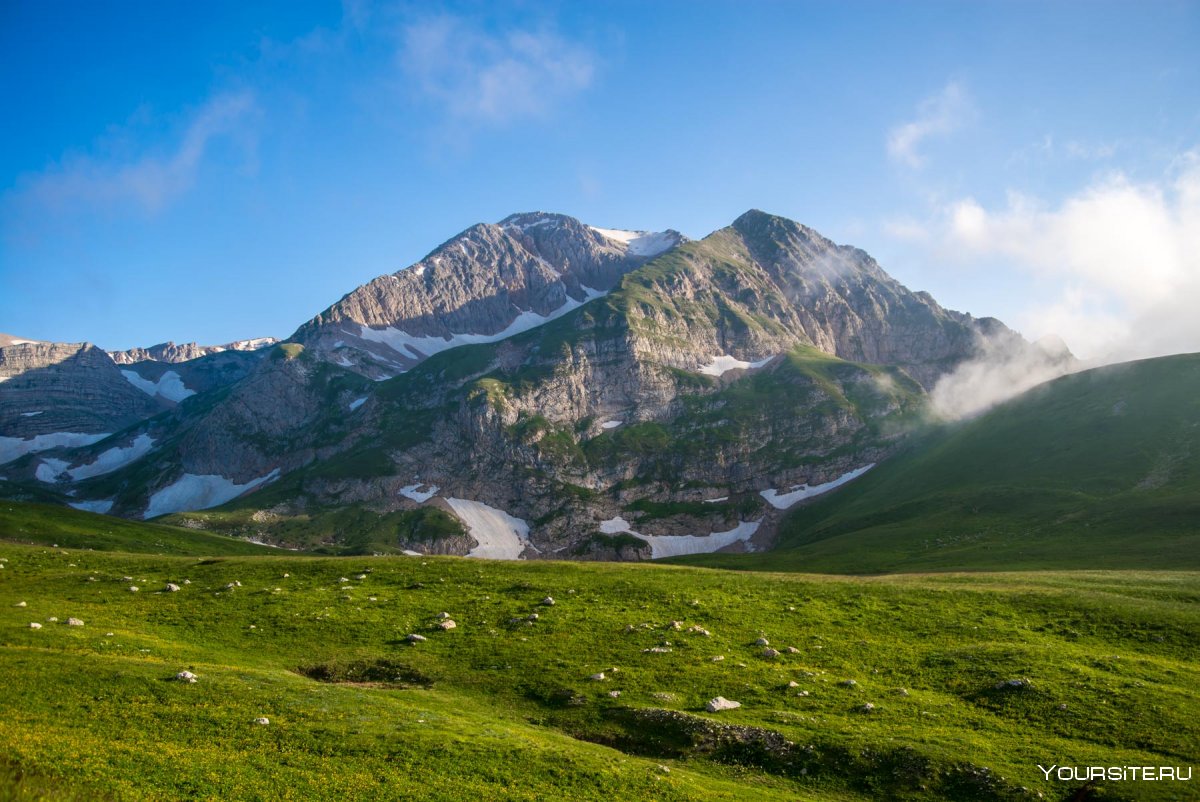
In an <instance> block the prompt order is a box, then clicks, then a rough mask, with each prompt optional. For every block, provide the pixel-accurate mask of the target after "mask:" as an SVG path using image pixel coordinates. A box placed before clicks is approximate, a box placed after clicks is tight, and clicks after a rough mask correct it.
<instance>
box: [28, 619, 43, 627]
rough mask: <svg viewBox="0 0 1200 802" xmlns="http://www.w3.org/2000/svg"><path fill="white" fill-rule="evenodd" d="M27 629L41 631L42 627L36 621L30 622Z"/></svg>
mask: <svg viewBox="0 0 1200 802" xmlns="http://www.w3.org/2000/svg"><path fill="white" fill-rule="evenodd" d="M29 628H30V629H41V628H42V625H41V624H39V623H38V622H37V621H31V622H29Z"/></svg>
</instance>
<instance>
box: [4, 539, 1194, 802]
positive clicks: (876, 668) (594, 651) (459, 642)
mask: <svg viewBox="0 0 1200 802" xmlns="http://www.w3.org/2000/svg"><path fill="white" fill-rule="evenodd" d="M131 526H138V525H136V524H131ZM189 534H190V533H189ZM0 556H2V557H3V558H4V559H5V560H6V562H5V563H4V568H3V569H2V570H0V674H2V675H3V676H4V677H5V678H6V680H5V693H3V694H0V749H3V751H4V753H5V754H6V755H7V761H8V762H7V766H8V771H7V773H6V771H3V770H0V784H7V786H9V787H10V788H17V789H20V788H23V787H24V788H26V789H28V788H38V787H42V788H46V787H50V788H53V787H63V788H67V789H68V790H71V791H72V792H74V793H77V794H82V795H83V796H85V797H90V798H95V797H98V796H99V797H103V796H108V797H112V798H117V799H126V798H129V799H133V798H181V797H187V798H212V799H218V798H219V799H229V798H288V797H290V798H304V799H326V798H328V799H345V798H397V797H401V796H403V797H404V798H422V797H423V798H437V799H477V798H484V797H489V798H501V799H538V798H574V799H612V798H622V799H634V798H642V799H685V798H709V799H721V798H725V799H738V798H744V799H776V798H777V799H796V798H808V799H829V800H838V799H845V800H853V799H859V800H862V799H873V798H880V797H886V796H888V795H892V798H899V799H925V798H947V799H1020V798H1029V797H1028V796H1027V795H1024V794H1023V793H1022V792H1020V791H1019V788H1020V787H1021V786H1026V787H1028V788H1030V789H1033V791H1034V792H1036V791H1038V790H1041V791H1043V792H1045V793H1047V794H1048V795H1049V796H1050V798H1061V797H1062V796H1063V795H1064V794H1065V793H1066V792H1067V791H1068V790H1069V789H1068V787H1067V784H1057V783H1047V782H1046V781H1045V780H1044V779H1043V778H1042V776H1041V773H1040V772H1039V771H1038V770H1037V768H1036V764H1037V763H1039V762H1041V763H1047V762H1048V761H1049V762H1057V763H1063V764H1067V763H1069V764H1070V765H1075V764H1080V765H1089V764H1103V765H1110V764H1115V765H1126V764H1129V765H1159V764H1169V765H1177V764H1186V763H1187V762H1188V761H1189V760H1194V758H1195V756H1196V754H1197V753H1198V750H1200V704H1198V702H1197V697H1198V694H1200V669H1198V668H1197V666H1196V664H1195V663H1194V660H1193V656H1194V655H1195V654H1196V653H1197V649H1200V604H1198V602H1200V575H1197V574H1186V573H1158V574H1148V573H1147V574H1142V573H1136V572H1124V573H1115V572H1114V573H1102V572H1097V573H1078V574H1053V573H1050V574H1009V575H1005V576H1003V577H999V576H995V575H986V574H980V575H970V576H967V575H944V576H935V577H918V576H898V577H890V578H874V579H846V578H834V577H818V576H800V575H771V574H747V573H728V572H723V571H707V570H697V569H689V568H678V567H670V566H655V565H606V564H599V565H597V564H564V563H489V562H484V561H474V560H464V559H458V558H396V557H384V558H366V557H363V558H348V559H328V558H304V557H226V558H217V559H206V560H197V559H196V558H194V557H162V556H150V555H133V554H120V553H102V552H84V551H65V550H61V549H54V550H51V549H47V548H45V547H37V546H24V545H15V544H8V543H0ZM360 571H369V573H368V574H367V575H366V578H364V579H361V580H359V579H355V578H353V577H356V576H358V574H359V572H360ZM285 573H286V574H290V576H288V577H286V578H285V577H284V574H285ZM122 576H132V577H134V580H135V582H136V583H137V584H138V585H139V586H141V587H142V592H140V593H130V592H128V591H127V590H126V587H125V585H126V584H127V583H125V582H122V581H121V577H122ZM89 577H95V578H96V581H89V579H88V578H89ZM342 577H350V578H351V579H350V581H348V582H342V581H340V579H341V578H342ZM184 579H188V580H190V584H186V585H184V586H183V590H182V591H180V592H178V593H163V592H155V591H156V588H159V587H162V586H163V585H164V584H165V583H166V582H167V581H176V582H180V583H182V581H183V580H184ZM234 580H237V581H240V582H241V583H242V585H241V587H238V588H235V589H234V590H232V591H228V590H226V589H225V585H226V583H229V582H232V581H234ZM546 594H550V595H553V596H554V597H555V598H556V599H557V603H556V604H555V605H554V606H553V607H544V606H540V605H539V601H540V599H541V598H542V597H543V596H545V595H546ZM17 601H26V602H27V603H28V606H27V607H23V608H19V607H15V606H14V605H15V603H16V602H17ZM443 610H446V611H449V612H450V613H451V615H452V616H453V617H454V619H455V620H456V621H457V623H458V627H457V628H456V629H454V630H451V631H449V632H441V631H438V630H436V629H434V628H433V624H434V622H435V620H436V619H435V616H436V615H437V613H439V612H441V611H443ZM531 612H538V613H539V615H540V617H539V619H538V620H537V621H536V622H533V623H527V622H525V621H522V622H520V623H517V624H514V623H511V619H513V618H520V617H524V616H526V615H527V614H529V613H531ZM51 616H54V617H57V618H58V619H59V622H58V623H50V622H49V618H50V617H51ZM68 616H76V617H79V618H82V619H83V620H84V621H85V625H84V626H83V627H68V626H65V625H64V624H63V623H62V622H63V621H65V619H66V618H67V617H68ZM672 620H678V621H681V622H683V626H684V630H683V631H676V630H673V629H671V628H670V622H671V621H672ZM30 621H40V622H43V624H44V628H43V629H41V630H31V629H29V628H28V623H29V622H30ZM630 625H632V627H633V629H632V631H626V628H627V626H630ZM692 625H698V626H702V627H704V628H705V629H707V630H709V631H710V632H711V633H712V634H711V637H704V636H701V635H699V634H694V633H688V632H687V631H686V628H687V627H689V626H692ZM414 631H415V632H421V633H423V634H425V635H427V636H428V638H429V640H428V641H427V642H425V643H422V644H420V645H418V646H415V647H414V646H408V645H405V644H404V643H403V640H402V639H403V637H404V636H405V635H406V634H407V633H409V632H414ZM109 633H111V634H109ZM760 635H766V636H767V637H768V638H770V640H771V642H772V644H773V645H775V646H778V647H780V648H783V647H785V646H789V645H790V646H795V647H796V648H797V649H798V650H799V651H798V653H796V654H789V653H786V652H785V653H784V654H782V655H781V656H780V657H779V658H777V659H774V660H769V659H764V658H763V657H762V656H761V654H760V653H761V648H760V647H756V646H754V645H753V641H754V639H756V638H757V637H759V636H760ZM664 641H670V642H671V644H672V646H671V647H670V648H671V649H672V651H671V652H669V653H664V654H653V653H650V654H647V653H644V652H643V650H644V649H647V648H649V647H651V646H655V645H658V644H661V643H663V642H664ZM715 655H724V656H725V659H724V660H723V661H720V662H713V661H712V660H711V658H712V657H713V656H715ZM355 660H366V661H379V660H386V661H391V664H392V666H393V668H394V667H395V665H397V664H398V665H400V666H402V667H403V669H404V670H403V671H402V672H401V673H402V674H404V675H406V676H410V677H411V676H413V675H420V676H423V677H425V678H427V679H428V680H429V681H431V683H432V684H431V686H430V687H427V688H426V687H419V686H414V687H407V688H388V687H377V686H370V685H361V684H359V685H352V684H328V683H320V682H316V681H314V680H312V679H308V678H307V677H305V676H302V675H301V674H300V673H298V672H297V669H299V668H301V667H305V666H311V665H314V664H333V665H334V667H335V668H336V667H337V666H339V665H341V666H344V665H345V664H346V663H347V662H349V661H355ZM184 668H187V669H190V670H192V671H194V672H195V673H197V674H198V675H200V678H201V679H200V682H199V683H198V684H196V685H184V684H180V683H175V682H170V681H168V679H169V678H170V677H171V676H173V675H174V674H175V673H176V672H177V671H179V670H181V669H184ZM614 668H617V669H619V670H617V671H614V670H613V669H614ZM597 671H605V672H606V674H607V677H608V679H606V680H605V681H603V682H592V681H589V680H588V679H587V677H588V676H589V675H590V674H592V673H593V672H597ZM1017 677H1023V678H1028V679H1029V680H1030V681H1031V683H1032V686H1031V688H1030V689H1028V690H1025V691H1017V692H1009V693H1004V692H997V691H995V690H993V686H994V685H995V684H996V683H997V682H1000V681H1003V680H1007V679H1011V678H1017ZM844 679H854V680H856V681H857V683H858V685H857V687H856V688H846V687H842V686H841V685H840V684H839V683H840V681H842V680H844ZM789 680H791V681H795V682H798V683H799V687H798V688H796V689H792V690H789V689H788V688H786V684H787V683H788V682H789ZM899 688H907V689H908V691H909V694H908V695H903V694H901V693H900V692H899V691H898V689H899ZM611 690H619V691H621V696H620V697H619V698H612V697H610V696H609V695H608V692H609V691H611ZM802 690H803V691H808V692H809V695H808V696H803V697H802V696H799V695H797V693H798V691H802ZM659 694H670V696H668V697H661V696H658V695H659ZM716 695H723V696H726V697H728V698H731V699H736V700H738V701H740V702H742V703H743V707H742V708H741V709H739V710H736V711H729V712H726V713H722V714H719V715H714V716H706V714H704V713H703V712H702V706H703V703H704V702H705V701H706V700H707V699H709V698H711V697H713V696H716ZM865 702H872V703H873V704H875V705H876V706H877V709H876V711H875V712H874V713H871V714H864V713H861V712H859V708H860V706H861V705H862V704H863V703H865ZM1064 704H1065V705H1066V708H1065V709H1061V708H1060V705H1064ZM653 708H665V709H668V710H676V711H684V712H686V713H689V714H691V715H697V716H701V717H705V718H706V719H707V720H715V721H718V722H728V723H736V724H739V725H748V726H754V727H763V728H766V729H769V730H772V731H776V732H779V733H781V734H782V736H783V737H785V738H787V739H788V740H790V741H792V742H794V743H795V744H798V745H801V746H803V745H812V746H813V750H812V751H811V752H806V751H796V752H792V753H789V754H790V757H788V759H786V760H783V759H780V758H779V755H778V753H777V752H773V751H772V750H771V749H770V748H768V749H761V748H757V747H756V746H755V745H754V744H750V745H746V744H742V745H740V746H739V745H738V744H736V743H733V744H732V745H731V744H730V743H729V742H726V743H725V744H724V745H723V746H719V747H718V748H716V751H715V752H713V753H711V754H709V755H708V756H707V757H705V756H704V755H702V754H700V752H702V751H703V749H699V748H695V747H692V746H689V745H688V738H687V737H685V735H684V734H682V732H681V730H680V728H679V725H675V724H671V723H670V722H669V721H667V722H665V723H664V722H663V721H662V720H658V721H650V722H647V721H646V720H640V719H638V718H637V716H638V715H639V713H638V711H644V710H646V709H653ZM256 716H267V717H269V718H270V719H271V722H272V723H271V724H270V725H269V726H267V727H261V726H255V725H254V724H253V723H252V722H253V719H254V718H255V717H256ZM689 721H690V720H689ZM234 754H236V755H238V759H237V760H231V759H230V756H231V755H234ZM797 755H798V756H797ZM660 765H665V766H667V767H668V768H669V769H670V772H669V773H666V772H663V771H662V770H661V769H660V768H658V767H659V766H660ZM979 767H987V768H989V769H990V770H991V771H990V772H989V773H986V774H985V773H982V772H980V771H978V770H977V768H979ZM0 768H3V767H2V766H0ZM801 770H804V771H807V773H806V774H801V773H800V772H801ZM24 773H28V774H29V775H30V777H31V779H29V780H21V781H17V780H14V779H13V778H14V777H16V776H18V774H24ZM1000 777H1003V778H1005V779H999V778H1000ZM6 778H7V779H6ZM921 786H925V790H924V791H922V790H921ZM1118 792H1119V793H1118ZM5 793H8V794H9V796H15V795H16V794H15V793H13V792H11V791H8V792H5V791H3V790H0V798H4V796H5ZM1114 794H1117V796H1114ZM1120 794H1124V795H1125V796H1126V797H1129V798H1136V799H1142V798H1145V799H1160V798H1161V799H1166V798H1172V795H1173V794H1174V795H1177V790H1175V789H1172V788H1169V787H1167V786H1162V785H1158V784H1153V783H1146V784H1141V785H1136V786H1130V785H1122V786H1115V785H1114V786H1112V787H1110V788H1109V789H1108V797H1106V798H1119V795H1120ZM32 796H34V797H36V793H33V794H32Z"/></svg>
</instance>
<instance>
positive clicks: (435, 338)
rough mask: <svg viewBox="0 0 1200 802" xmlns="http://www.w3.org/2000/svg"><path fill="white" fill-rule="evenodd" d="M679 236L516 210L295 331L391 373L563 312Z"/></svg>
mask: <svg viewBox="0 0 1200 802" xmlns="http://www.w3.org/2000/svg"><path fill="white" fill-rule="evenodd" d="M683 240H684V238H683V236H682V235H680V234H679V233H678V232H675V231H666V232H660V233H647V232H633V231H616V230H607V229H597V228H592V227H590V226H586V225H584V224H583V223H580V222H579V221H578V220H575V219H574V218H571V217H567V216H565V215H560V214H547V213H544V212H533V213H526V214H515V215H512V216H510V217H507V218H505V219H504V220H501V221H500V222H499V223H498V224H496V225H489V224H486V223H481V224H479V225H475V226H472V227H471V228H469V229H467V230H466V231H464V232H462V233H461V234H459V235H458V236H456V237H454V238H453V239H451V240H449V241H448V242H445V243H443V244H442V245H440V246H439V247H437V248H436V249H434V251H433V252H432V253H430V254H429V255H428V256H426V257H425V258H424V259H422V260H421V261H420V262H417V263H416V264H415V265H412V266H411V267H408V268H406V269H404V270H401V271H399V272H397V273H393V274H391V275H388V276H381V277H379V278H377V279H375V280H374V281H371V282H370V283H368V284H365V285H363V286H361V287H359V288H358V289H356V290H355V291H354V292H352V293H350V294H348V295H347V296H345V297H344V298H342V300H340V301H338V302H337V303H336V304H334V305H333V306H331V307H329V308H328V309H326V310H325V311H324V312H322V313H321V314H320V315H318V316H317V317H315V318H313V319H312V320H311V321H309V322H308V323H306V324H305V325H304V326H302V327H301V328H300V329H299V330H298V331H297V332H296V334H295V335H293V337H292V340H293V341H295V342H298V343H301V344H303V345H304V346H305V347H306V348H308V349H309V350H310V351H314V352H316V353H318V354H320V355H322V356H323V357H324V358H326V359H330V360H332V361H334V362H336V363H338V364H339V365H342V366H343V367H347V368H350V369H352V370H355V371H357V372H360V373H363V374H364V375H366V376H369V377H371V378H375V379H383V378H390V377H392V376H395V375H397V374H399V373H401V372H403V371H405V370H408V369H410V368H412V367H413V366H414V365H417V364H418V363H420V362H421V361H422V360H423V359H426V358H427V357H429V356H431V355H433V354H435V353H438V352H440V351H444V350H446V349H448V348H453V347H455V346H458V345H464V344H468V343H481V342H495V341H497V340H502V339H504V338H505V337H508V336H511V335H513V334H516V333H518V332H521V331H525V330H528V329H530V328H533V327H534V326H537V325H540V324H541V323H544V322H545V321H547V320H551V319H553V318H555V317H558V316H560V315H563V314H566V313H567V312H569V311H571V310H572V309H575V308H577V307H579V306H580V305H581V304H583V303H585V302H587V301H589V300H592V299H593V298H597V297H599V296H601V295H603V294H604V293H606V292H608V291H609V290H611V289H612V288H613V287H614V286H615V285H616V283H617V282H618V281H619V280H620V278H621V277H622V276H623V275H625V274H626V273H628V272H629V271H630V270H633V269H634V268H636V267H638V266H640V265H642V264H644V263H645V262H646V261H648V260H649V259H651V258H653V257H654V256H657V255H658V254H660V253H663V252H665V251H667V250H669V249H671V248H673V247H675V246H676V245H678V244H679V243H681V242H682V241H683Z"/></svg>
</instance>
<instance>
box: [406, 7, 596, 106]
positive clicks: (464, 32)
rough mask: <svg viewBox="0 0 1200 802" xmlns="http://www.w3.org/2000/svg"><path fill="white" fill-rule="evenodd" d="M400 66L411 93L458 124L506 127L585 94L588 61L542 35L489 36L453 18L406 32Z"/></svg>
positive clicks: (582, 50)
mask: <svg viewBox="0 0 1200 802" xmlns="http://www.w3.org/2000/svg"><path fill="white" fill-rule="evenodd" d="M399 59H400V65H401V67H402V69H403V71H404V73H405V75H406V76H407V77H408V78H409V80H410V81H412V82H413V84H414V85H415V86H416V88H417V89H418V90H419V91H420V92H421V93H422V94H423V95H425V96H426V97H428V98H430V99H432V100H433V101H435V102H436V103H438V104H440V105H441V106H442V107H443V108H444V109H445V111H446V112H447V113H448V114H449V115H451V116H453V117H455V118H457V119H459V120H466V121H472V122H483V123H492V124H500V123H508V122H511V121H513V120H517V119H520V118H530V117H540V116H543V115H545V114H547V113H548V112H549V111H550V110H551V109H552V108H553V106H554V104H556V103H558V102H560V101H562V100H564V99H565V98H567V97H570V96H571V95H574V94H576V93H578V92H580V91H582V90H584V89H586V88H587V87H588V86H589V85H590V84H591V82H592V77H593V75H594V74H595V69H596V57H595V55H594V54H593V53H592V52H591V51H590V50H588V49H587V48H586V47H584V46H582V45H580V44H578V43H576V42H571V41H568V40H566V39H564V38H562V37H561V36H559V35H558V34H556V33H554V32H553V31H550V30H545V29H543V30H511V31H508V32H505V33H502V34H492V33H489V32H487V31H485V30H483V29H482V28H481V27H479V26H477V25H474V24H473V23H470V22H468V21H467V20H465V19H462V18H458V17H450V16H443V17H438V18H435V19H430V20H425V21H423V22H419V23H415V24H412V25H409V26H407V27H406V28H405V29H404V32H403V36H402V39H401V49H400V53H399Z"/></svg>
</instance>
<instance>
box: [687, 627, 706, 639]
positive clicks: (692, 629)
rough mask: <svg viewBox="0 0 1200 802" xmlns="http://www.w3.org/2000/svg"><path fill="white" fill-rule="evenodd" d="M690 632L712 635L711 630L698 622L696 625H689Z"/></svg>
mask: <svg viewBox="0 0 1200 802" xmlns="http://www.w3.org/2000/svg"><path fill="white" fill-rule="evenodd" d="M688 632H691V633H694V634H696V635H703V636H704V637H706V638H708V637H711V636H712V633H711V632H709V631H708V630H707V629H705V628H704V627H702V626H700V625H698V624H697V625H695V626H691V627H688Z"/></svg>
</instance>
